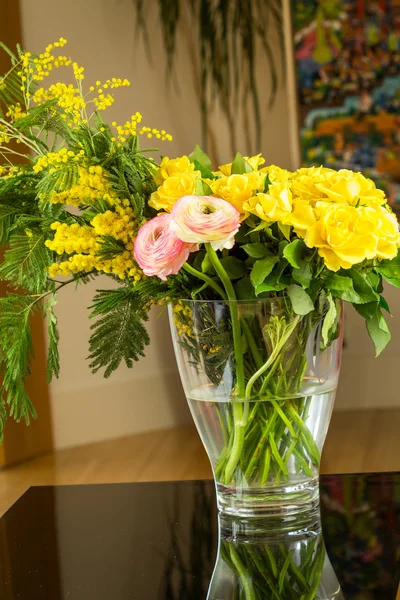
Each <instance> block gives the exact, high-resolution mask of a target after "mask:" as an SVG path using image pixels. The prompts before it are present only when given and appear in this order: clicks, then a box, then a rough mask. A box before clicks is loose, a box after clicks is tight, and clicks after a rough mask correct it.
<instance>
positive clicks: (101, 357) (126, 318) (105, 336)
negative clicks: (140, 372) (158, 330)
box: [89, 288, 150, 377]
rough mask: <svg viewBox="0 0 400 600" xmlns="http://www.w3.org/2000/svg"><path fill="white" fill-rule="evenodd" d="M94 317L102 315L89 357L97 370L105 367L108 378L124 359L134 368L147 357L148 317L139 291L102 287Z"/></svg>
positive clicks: (95, 326) (94, 330) (97, 296)
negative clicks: (146, 326)
mask: <svg viewBox="0 0 400 600" xmlns="http://www.w3.org/2000/svg"><path fill="white" fill-rule="evenodd" d="M90 308H92V309H93V310H92V313H91V315H90V316H91V318H93V317H96V316H100V318H99V319H98V320H97V321H96V322H95V323H94V324H93V325H92V326H91V329H92V331H93V333H92V335H91V337H90V341H89V349H90V355H89V360H90V361H91V362H90V367H91V369H92V370H93V372H94V373H96V372H97V371H98V370H99V369H101V368H105V371H104V377H109V376H110V375H111V373H113V371H115V370H116V369H118V367H119V365H120V364H121V362H122V361H124V362H125V364H126V366H127V367H132V364H133V361H137V360H139V358H140V357H141V356H144V349H145V347H146V346H147V345H148V344H149V341H150V339H149V336H148V333H147V331H146V329H145V327H144V325H143V323H144V322H145V321H147V320H148V316H147V311H146V310H145V309H144V308H143V306H142V303H141V300H140V299H139V298H138V295H137V293H135V291H134V290H132V289H130V288H120V289H116V290H99V291H98V292H97V294H96V296H95V297H94V300H93V304H92V305H91V307H90Z"/></svg>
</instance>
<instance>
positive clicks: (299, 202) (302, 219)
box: [284, 198, 316, 238]
mask: <svg viewBox="0 0 400 600" xmlns="http://www.w3.org/2000/svg"><path fill="white" fill-rule="evenodd" d="M292 206H293V208H292V212H291V213H290V214H289V215H287V216H286V218H285V221H284V223H285V225H292V226H293V228H294V231H295V233H296V234H297V235H298V236H299V237H302V238H303V237H304V236H305V235H306V233H307V229H308V228H309V227H312V226H313V225H314V224H315V223H316V218H315V214H314V210H313V207H312V206H311V204H310V203H309V201H308V200H303V198H293V201H292Z"/></svg>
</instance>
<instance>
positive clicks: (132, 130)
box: [112, 112, 142, 142]
mask: <svg viewBox="0 0 400 600" xmlns="http://www.w3.org/2000/svg"><path fill="white" fill-rule="evenodd" d="M141 120H142V115H141V114H140V112H137V113H135V114H134V115H132V116H131V119H130V121H127V122H126V123H125V124H124V125H117V123H116V122H115V121H113V123H112V125H113V127H116V128H117V132H118V139H119V141H120V142H126V139H127V137H129V136H130V135H136V129H137V124H138V123H140V122H141Z"/></svg>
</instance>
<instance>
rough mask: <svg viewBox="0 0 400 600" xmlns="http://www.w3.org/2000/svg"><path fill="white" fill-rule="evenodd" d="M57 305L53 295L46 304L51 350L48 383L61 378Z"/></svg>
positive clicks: (47, 370)
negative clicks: (54, 378) (55, 378)
mask: <svg viewBox="0 0 400 600" xmlns="http://www.w3.org/2000/svg"><path fill="white" fill-rule="evenodd" d="M55 304H56V296H55V294H53V295H52V296H51V297H50V300H48V301H47V302H46V305H45V314H46V315H47V332H48V344H49V350H48V354H47V369H46V375H47V382H48V383H50V381H51V380H52V379H53V376H55V377H57V379H58V377H59V374H60V355H59V352H58V340H59V333H58V327H57V317H56V315H55V314H54V310H53V309H54V305H55Z"/></svg>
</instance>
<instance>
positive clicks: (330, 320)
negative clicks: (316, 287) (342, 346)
mask: <svg viewBox="0 0 400 600" xmlns="http://www.w3.org/2000/svg"><path fill="white" fill-rule="evenodd" d="M327 300H328V302H329V309H328V312H327V313H326V315H325V318H324V322H323V324H322V332H321V333H322V339H323V341H324V344H325V346H327V345H328V341H329V332H330V330H331V329H332V327H333V326H334V325H335V321H336V317H337V310H336V303H335V301H334V299H333V298H332V294H328V296H327Z"/></svg>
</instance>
